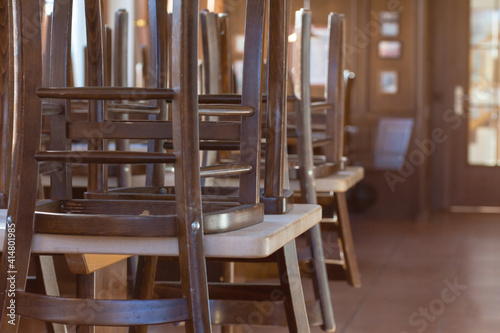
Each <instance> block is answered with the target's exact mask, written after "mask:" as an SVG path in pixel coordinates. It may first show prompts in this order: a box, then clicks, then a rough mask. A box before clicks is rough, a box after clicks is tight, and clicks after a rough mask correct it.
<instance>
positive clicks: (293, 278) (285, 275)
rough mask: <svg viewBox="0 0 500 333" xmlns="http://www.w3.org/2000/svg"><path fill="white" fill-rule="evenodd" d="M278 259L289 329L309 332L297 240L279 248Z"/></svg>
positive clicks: (294, 331) (292, 331)
mask: <svg viewBox="0 0 500 333" xmlns="http://www.w3.org/2000/svg"><path fill="white" fill-rule="evenodd" d="M277 260H278V268H279V272H280V277H281V287H282V291H283V301H284V304H285V311H286V318H287V322H288V329H289V331H290V332H291V333H309V332H310V329H309V321H308V319H307V311H306V306H305V300H304V293H303V290H302V282H301V279H300V270H299V264H298V258H297V248H296V247H295V240H293V241H291V242H289V243H288V244H286V245H285V246H284V247H283V248H281V249H280V250H278V252H277Z"/></svg>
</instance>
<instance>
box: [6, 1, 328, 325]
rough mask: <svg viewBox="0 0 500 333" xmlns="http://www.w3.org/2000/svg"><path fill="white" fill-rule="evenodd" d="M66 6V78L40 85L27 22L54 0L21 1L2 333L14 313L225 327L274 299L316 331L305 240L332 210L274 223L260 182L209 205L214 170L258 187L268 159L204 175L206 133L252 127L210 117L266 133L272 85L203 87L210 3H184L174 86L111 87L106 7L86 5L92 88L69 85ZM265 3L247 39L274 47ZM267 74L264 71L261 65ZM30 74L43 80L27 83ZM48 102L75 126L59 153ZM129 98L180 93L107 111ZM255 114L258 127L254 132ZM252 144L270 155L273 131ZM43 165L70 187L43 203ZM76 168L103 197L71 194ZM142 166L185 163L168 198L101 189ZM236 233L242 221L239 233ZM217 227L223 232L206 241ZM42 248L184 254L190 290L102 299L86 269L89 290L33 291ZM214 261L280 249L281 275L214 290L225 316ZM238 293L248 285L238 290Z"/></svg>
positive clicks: (253, 12) (35, 39)
mask: <svg viewBox="0 0 500 333" xmlns="http://www.w3.org/2000/svg"><path fill="white" fill-rule="evenodd" d="M150 3H154V4H157V3H158V2H154V1H151V2H150ZM54 5H55V10H54V13H57V15H56V14H54V18H53V29H52V31H53V32H56V31H59V32H63V33H64V34H63V37H62V38H60V39H59V43H57V44H55V43H54V44H53V46H57V48H58V50H53V51H54V52H51V54H52V57H51V63H52V65H51V66H50V71H51V73H52V74H53V75H51V79H50V82H49V87H43V88H39V87H40V85H41V83H42V73H41V72H42V53H41V32H40V29H39V28H38V27H39V26H40V25H39V24H34V25H30V27H31V28H33V27H34V28H33V29H27V28H26V25H27V24H29V23H31V22H28V21H27V20H24V19H23V18H26V17H29V18H33V19H34V20H35V21H36V20H38V19H39V18H40V17H41V15H40V10H41V8H40V5H39V3H38V2H27V1H18V0H14V1H10V2H9V6H10V7H9V13H10V17H9V18H10V22H12V25H13V26H14V27H15V29H14V30H11V36H12V37H13V42H14V43H15V45H16V47H17V49H18V50H19V52H18V53H17V54H16V56H17V59H16V66H15V67H14V75H16V79H17V82H18V83H19V93H18V94H17V97H16V98H17V100H15V105H17V107H18V110H19V113H18V117H16V124H15V128H16V130H15V132H14V133H15V138H16V139H15V147H14V152H15V154H14V159H13V160H14V167H13V168H12V170H13V175H12V179H13V180H14V181H12V182H11V185H12V186H11V188H12V190H11V195H10V196H11V199H12V200H11V201H10V202H9V209H8V213H7V226H6V233H5V238H4V242H3V243H4V244H3V245H4V246H3V247H4V252H3V255H2V265H1V271H0V278H1V282H0V286H1V288H2V289H1V290H2V291H3V293H2V294H1V295H2V299H1V300H2V302H1V303H2V310H1V311H2V318H1V321H0V331H2V332H6V333H8V332H16V331H17V327H18V325H11V324H10V323H9V321H12V320H13V321H14V322H16V323H17V320H19V316H21V317H29V318H34V319H39V320H43V321H48V322H57V323H63V324H74V325H78V327H77V331H79V332H85V331H89V330H91V327H92V326H138V325H152V324H159V323H166V322H179V321H185V322H186V327H187V331H189V332H210V331H211V327H210V320H212V322H215V323H217V322H218V321H219V320H221V318H222V319H224V320H225V321H229V322H231V321H233V322H234V321H238V320H239V318H241V316H242V315H244V314H245V313H246V314H248V312H241V311H240V312H238V313H237V314H235V313H234V312H232V311H229V310H230V309H240V310H241V309H243V310H246V311H248V310H249V309H250V308H252V306H253V301H259V300H261V301H269V300H271V301H278V302H280V303H281V304H282V308H283V309H284V310H285V312H286V314H287V320H288V324H289V327H290V330H291V331H292V332H308V331H309V327H308V325H307V315H306V311H305V305H304V301H303V295H302V288H301V283H300V278H299V272H298V263H297V258H296V249H295V238H296V237H297V236H298V235H299V234H301V233H303V232H304V231H306V230H308V229H309V228H311V227H312V226H313V225H315V224H316V223H318V221H319V218H320V207H319V206H316V205H303V206H299V207H296V208H295V210H294V211H293V212H292V213H291V214H289V215H286V216H285V215H279V216H275V217H266V218H265V219H264V221H262V218H261V217H262V216H263V214H262V213H263V207H262V205H261V204H259V203H258V200H259V193H258V191H255V192H252V191H245V192H240V200H239V202H235V201H234V200H233V198H231V200H224V199H220V200H219V201H215V200H214V201H205V202H202V200H201V198H202V193H201V186H200V183H201V182H200V179H201V176H202V175H205V176H211V175H214V174H221V173H222V174H226V173H227V174H234V173H242V175H241V178H242V183H243V184H244V185H247V186H248V187H249V188H251V187H252V184H258V181H259V170H260V167H259V165H258V163H259V158H255V160H256V161H257V162H256V165H255V167H254V166H251V168H249V167H248V166H246V165H245V166H244V167H239V166H236V167H229V168H228V167H213V168H210V169H203V170H200V166H199V147H198V145H199V139H200V138H201V139H202V144H203V140H212V139H213V140H218V139H219V137H218V135H219V133H220V129H221V128H222V129H224V131H225V132H224V133H223V134H224V135H225V136H224V138H227V135H229V139H232V140H234V139H237V138H239V135H240V134H241V133H240V124H236V125H233V124H221V123H220V122H219V123H217V126H215V125H214V124H212V123H210V122H207V123H204V122H200V121H199V116H200V115H214V114H215V115H217V116H221V117H223V116H226V115H228V114H229V115H231V116H234V115H235V114H237V115H241V116H243V118H244V119H243V121H242V123H243V126H248V127H251V128H254V129H255V128H257V133H258V132H259V131H260V126H259V125H260V119H259V118H258V117H256V118H253V117H252V116H254V115H255V114H257V115H258V114H259V112H258V108H259V105H260V101H261V94H262V91H261V89H259V85H260V80H258V84H257V85H251V87H253V89H251V91H250V92H249V93H248V94H244V95H243V97H242V101H241V103H242V104H243V106H238V105H237V106H232V107H221V106H220V105H216V106H203V105H201V106H199V105H198V95H197V93H196V86H197V59H198V54H197V45H198V44H197V33H198V26H197V21H198V20H197V16H198V3H197V1H186V0H176V1H175V2H174V15H173V24H172V36H173V40H172V41H173V43H172V45H173V50H172V52H173V56H172V59H173V64H172V82H173V88H174V89H167V88H163V87H156V88H140V89H136V88H116V87H109V86H105V81H104V75H103V73H104V72H105V68H104V63H105V62H104V57H103V52H102V50H103V48H104V46H103V45H104V34H103V29H102V17H101V15H102V12H101V2H100V1H99V0H86V2H85V5H86V10H85V14H86V16H87V36H88V59H89V61H88V68H89V74H90V75H89V84H91V85H92V86H89V87H83V88H72V87H69V81H70V80H69V72H70V71H69V68H70V47H69V45H70V34H69V30H70V29H69V27H70V26H71V16H72V2H71V1H67V0H60V1H59V0H56V1H55V3H54ZM264 9H265V1H264V0H258V1H254V2H252V3H251V4H249V5H248V13H247V16H248V17H249V26H250V27H252V29H250V31H251V33H249V35H247V39H246V42H247V43H249V44H251V45H253V46H254V45H262V36H263V26H264V24H263V22H264ZM165 14H166V12H165ZM158 15H159V16H158V18H160V19H163V18H162V17H161V14H160V12H158ZM35 23H36V22H35ZM14 31H16V32H18V33H14ZM282 37H283V36H282ZM158 39H159V38H156V39H155V41H156V40H158ZM282 39H283V40H285V38H282ZM259 41H260V42H259ZM283 44H285V42H283ZM248 49H249V48H248ZM254 52H256V53H257V54H258V53H262V48H261V47H258V48H257V49H256V50H254ZM250 62H251V63H252V66H250V68H254V69H257V68H258V67H259V63H262V59H261V58H260V57H259V56H258V55H257V56H256V57H251V58H250ZM256 75H257V77H260V73H259V71H258V70H257V71H256ZM28 77H29V80H28V79H26V78H28ZM248 77H251V75H248ZM249 80H250V79H249ZM249 90H250V89H249ZM42 100H47V101H49V103H52V104H49V105H51V109H52V110H54V114H55V115H57V116H59V115H60V119H57V117H56V118H55V120H53V121H54V122H56V121H58V120H59V121H60V123H61V124H62V126H56V124H55V123H53V124H52V125H53V128H52V129H51V135H52V132H54V131H58V132H62V133H63V134H64V135H61V138H62V144H61V147H60V148H59V147H57V148H59V149H54V148H53V147H52V146H51V148H50V150H47V151H39V146H40V132H41V114H42V110H45V109H46V107H45V105H43V104H42ZM72 100H88V101H89V104H88V105H89V113H88V115H89V119H88V121H86V122H77V123H72V122H70V121H68V113H69V112H70V110H71V101H72ZM117 100H125V101H134V100H135V101H142V100H156V101H158V102H160V101H161V102H163V101H172V121H171V122H169V121H162V120H154V121H151V122H133V121H124V122H120V121H109V120H108V119H107V118H106V117H105V107H106V103H105V101H117ZM46 103H47V102H46ZM252 103H256V104H252ZM247 104H248V105H247ZM245 116H247V117H245ZM248 119H251V123H248V122H249V121H250V120H248ZM51 123H52V122H51ZM252 123H255V124H256V126H254V127H252V125H253V124H252ZM257 138H258V136H257ZM72 139H87V140H88V143H89V149H88V150H85V151H73V150H70V148H71V145H70V143H71V140H72ZM109 139H115V140H116V139H150V140H165V139H167V140H171V141H172V142H173V153H162V152H147V153H144V152H134V151H106V150H104V143H103V142H104V140H109ZM241 139H242V140H243V142H244V143H242V146H243V147H244V148H246V150H244V152H243V154H248V155H253V156H259V157H260V154H257V153H256V152H258V151H259V150H260V140H258V141H257V142H256V143H255V142H253V141H251V139H254V137H250V138H241ZM246 140H248V143H247V141H246ZM252 145H253V146H252ZM63 146H64V147H63ZM252 150H255V151H254V152H252ZM39 162H40V163H44V162H49V163H51V164H52V166H53V167H54V168H55V171H54V172H56V173H59V176H60V177H59V178H58V179H57V180H58V182H54V183H53V184H51V186H52V187H53V188H55V189H54V190H53V191H52V195H53V197H52V198H51V200H47V201H44V202H41V203H39V204H36V179H37V177H38V167H39ZM74 163H78V164H88V165H89V173H88V175H89V183H88V187H89V196H88V198H86V199H80V200H76V199H72V197H71V192H72V191H71V176H70V174H71V167H70V165H71V164H74ZM132 163H138V164H156V163H158V164H162V163H173V164H174V165H175V170H176V172H175V184H174V186H173V188H172V192H170V193H168V191H161V190H162V189H164V187H161V188H160V191H159V192H160V194H161V195H164V196H165V197H164V198H162V199H161V200H158V199H157V198H154V200H145V198H144V197H143V198H142V199H143V200H137V199H135V200H131V199H133V198H132V196H133V195H132V196H130V197H129V198H128V199H129V200H127V199H126V195H125V197H120V198H119V200H116V198H112V197H104V196H103V197H102V198H98V197H99V194H100V193H106V190H107V189H106V181H105V179H106V172H105V168H104V165H105V164H132ZM249 169H250V170H249ZM253 188H257V189H258V185H253ZM133 192H134V193H135V190H133ZM165 192H167V193H165ZM118 194H120V195H121V194H123V193H118ZM219 194H220V193H218V196H219V197H220V195H219ZM134 195H135V194H134ZM146 226H147V227H146ZM243 226H246V227H247V228H242V227H243ZM14 229H15V230H14ZM235 229H238V230H236V231H232V230H235ZM221 231H225V233H220V232H221ZM229 231H232V232H229ZM204 232H205V233H213V235H207V236H206V237H204V236H203V234H204ZM13 239H15V241H14V243H15V251H16V252H15V253H16V254H15V258H14V261H12V258H11V257H12V254H11V253H12V252H10V253H9V246H14V245H12V244H11V243H10V241H12V240H13ZM31 252H33V253H64V254H71V253H73V254H83V253H94V254H114V255H130V254H137V255H143V256H157V255H164V256H172V257H178V258H179V261H180V270H181V283H180V284H179V285H178V288H176V290H177V292H176V293H172V294H170V297H174V298H168V299H155V300H95V299H92V297H93V294H94V290H93V288H92V280H91V279H87V278H86V277H83V276H82V279H83V282H84V283H81V284H80V287H82V288H81V289H80V290H78V296H80V298H59V297H51V296H46V295H41V294H33V293H28V292H25V284H26V274H27V270H28V265H29V255H30V253H31ZM205 256H206V257H207V258H218V259H222V258H225V259H228V260H230V261H234V260H235V259H236V260H238V259H240V260H247V259H248V260H250V259H252V258H263V257H269V256H271V258H272V259H273V260H276V261H277V262H278V265H279V268H280V271H281V281H280V283H278V284H274V285H265V286H227V285H218V286H215V287H214V288H212V289H213V290H211V294H210V297H211V299H212V300H214V301H215V302H213V301H211V302H210V306H211V307H212V308H213V307H214V306H215V307H216V308H219V307H220V308H221V309H227V311H223V312H222V313H223V314H225V316H212V318H211V317H210V310H209V301H208V287H207V281H206V271H205ZM14 270H15V272H14ZM12 274H15V281H16V282H15V285H14V287H12V284H11V283H9V282H8V281H9V280H8V279H7V278H9V277H11V276H12ZM144 283H145V284H144V286H145V287H148V286H149V287H150V286H151V285H152V284H151V282H150V281H148V280H147V279H145V280H144ZM84 287H85V288H84ZM12 288H13V289H12ZM236 290H237V291H240V292H239V293H236V292H234V291H236ZM276 291H278V293H276ZM13 301H14V303H15V305H16V306H15V310H14V311H13V312H10V310H8V306H9V305H10V304H12V303H13ZM152 309H154V311H152ZM7 315H9V316H7Z"/></svg>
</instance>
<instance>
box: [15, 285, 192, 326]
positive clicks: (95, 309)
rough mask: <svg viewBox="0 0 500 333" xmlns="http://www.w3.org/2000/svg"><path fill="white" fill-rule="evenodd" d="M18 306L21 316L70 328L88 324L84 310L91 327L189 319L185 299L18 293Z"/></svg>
mask: <svg viewBox="0 0 500 333" xmlns="http://www.w3.org/2000/svg"><path fill="white" fill-rule="evenodd" d="M16 305H17V307H16V310H17V314H18V315H21V316H25V317H29V318H33V319H39V320H43V321H49V322H55V323H60V324H67V325H86V324H87V325H88V324H89V322H88V320H89V315H88V312H86V311H82V309H90V310H91V311H92V324H93V325H97V326H135V325H144V324H162V323H170V322H177V321H184V320H186V319H187V318H188V309H187V301H186V299H185V298H181V299H162V300H124V301H118V300H92V299H78V298H60V297H53V296H45V295H40V294H31V293H24V292H18V293H17V294H16ZM151 309H154V311H152V310H151Z"/></svg>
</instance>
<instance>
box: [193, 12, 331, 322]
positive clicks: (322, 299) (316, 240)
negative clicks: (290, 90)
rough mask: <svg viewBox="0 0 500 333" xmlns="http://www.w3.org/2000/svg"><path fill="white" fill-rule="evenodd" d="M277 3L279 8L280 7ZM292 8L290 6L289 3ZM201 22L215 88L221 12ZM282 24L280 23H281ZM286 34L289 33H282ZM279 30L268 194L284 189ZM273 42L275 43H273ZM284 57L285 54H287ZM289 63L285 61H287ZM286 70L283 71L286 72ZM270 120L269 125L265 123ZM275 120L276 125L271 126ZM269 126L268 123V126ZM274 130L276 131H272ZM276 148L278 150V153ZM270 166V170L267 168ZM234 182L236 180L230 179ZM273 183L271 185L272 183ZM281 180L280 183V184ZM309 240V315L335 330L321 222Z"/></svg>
mask: <svg viewBox="0 0 500 333" xmlns="http://www.w3.org/2000/svg"><path fill="white" fill-rule="evenodd" d="M277 7H278V8H277ZM277 7H273V8H274V9H275V10H278V11H272V13H273V20H274V23H273V22H272V23H271V24H272V27H271V28H270V29H274V30H273V31H276V32H277V31H287V30H285V28H284V27H286V26H287V24H285V25H284V26H283V23H284V22H283V21H280V20H279V19H278V18H277V16H275V14H276V13H278V12H279V10H281V11H285V8H286V7H285V6H284V5H282V6H281V8H279V6H277ZM288 8H289V7H288ZM201 18H202V19H201V22H202V29H201V30H202V34H201V35H202V45H203V46H204V47H205V48H204V53H203V62H204V64H206V66H205V71H204V73H205V75H204V76H205V79H206V80H205V85H207V88H206V89H207V90H208V89H210V85H214V86H215V87H216V90H217V89H219V88H220V78H221V77H223V73H222V71H221V66H220V63H221V54H222V53H223V52H222V51H221V49H222V48H221V47H220V46H219V35H220V34H219V32H218V31H217V30H218V24H217V23H218V22H217V18H218V15H217V14H215V13H209V12H208V11H202V13H201ZM280 25H281V26H280ZM282 35H284V36H286V33H282ZM279 38H280V37H279V34H277V33H275V34H274V35H273V36H272V37H271V40H270V42H269V45H270V56H269V71H270V72H269V73H270V74H269V81H268V85H269V87H271V90H270V91H269V94H268V95H267V96H266V97H265V99H266V101H268V102H269V105H268V113H267V116H268V119H266V122H265V123H264V125H263V127H264V128H265V129H266V130H267V133H268V141H267V142H266V144H264V145H263V147H264V149H265V156H266V168H265V169H264V170H265V171H264V175H265V176H264V177H263V178H264V181H263V184H264V191H266V190H267V191H268V193H269V195H270V196H271V197H272V196H279V195H280V194H278V193H279V191H283V188H284V169H283V168H284V156H285V154H284V149H283V147H284V142H285V141H286V140H285V138H284V134H285V133H284V131H283V130H282V128H284V126H285V125H284V120H285V119H286V113H285V112H283V110H285V108H286V106H285V105H286V90H285V88H284V82H285V81H284V80H285V77H284V76H283V73H286V66H285V67H280V66H279V64H280V63H283V59H286V44H285V45H283V40H285V38H283V39H281V40H280V39H279ZM271 45H272V46H271ZM284 57H285V58H284ZM285 63H286V62H285ZM283 71H284V72H283ZM266 123H267V125H266ZM273 124H274V126H272V125H273ZM266 126H269V127H267V128H266ZM273 134H274V135H273ZM276 152H277V153H276ZM268 170H269V172H268ZM273 175H274V177H276V176H279V181H271V179H272V177H273ZM229 183H230V184H233V185H234V182H229ZM271 184H272V186H270V185H271ZM280 184H281V185H280ZM306 234H307V235H308V241H309V248H310V251H309V253H314V254H315V255H314V268H313V271H314V272H315V276H314V278H313V280H312V281H313V283H314V287H315V288H314V289H315V290H316V291H317V292H316V302H312V303H311V304H315V305H319V306H316V307H311V308H310V311H309V316H310V318H320V320H312V321H311V324H312V325H322V326H323V328H324V329H325V330H326V331H332V330H334V329H335V322H334V318H333V310H332V304H331V300H330V292H329V288H328V276H327V272H326V267H325V263H324V258H323V256H322V253H323V250H322V241H321V232H320V230H319V226H317V227H313V228H312V229H311V230H309V231H308V232H307V233H306Z"/></svg>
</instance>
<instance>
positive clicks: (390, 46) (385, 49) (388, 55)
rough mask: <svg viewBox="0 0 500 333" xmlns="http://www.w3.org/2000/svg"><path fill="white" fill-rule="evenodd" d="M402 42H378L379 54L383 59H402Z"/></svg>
mask: <svg viewBox="0 0 500 333" xmlns="http://www.w3.org/2000/svg"><path fill="white" fill-rule="evenodd" d="M401 48H402V46H401V41H399V40H381V41H380V42H378V50H377V54H378V56H379V58H382V59H399V58H401Z"/></svg>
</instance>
